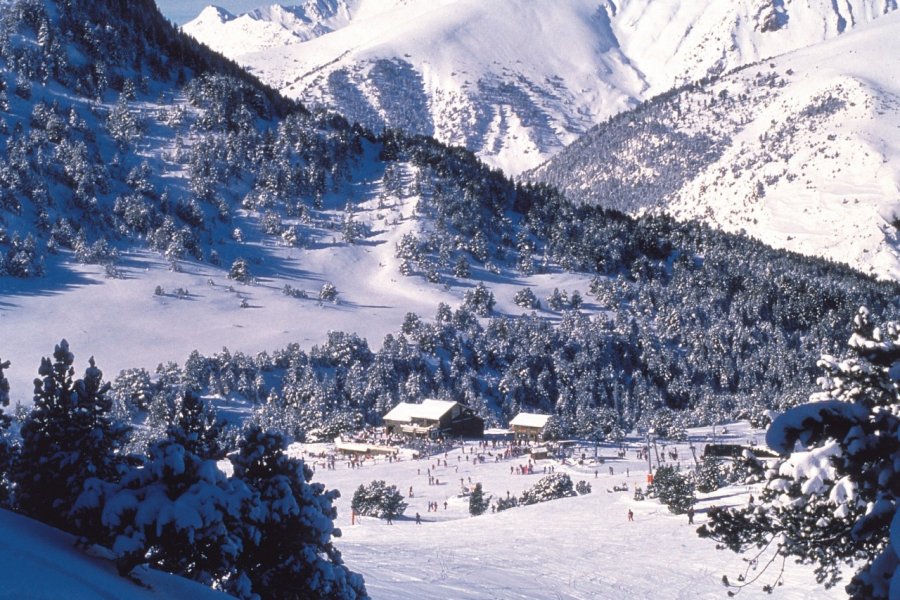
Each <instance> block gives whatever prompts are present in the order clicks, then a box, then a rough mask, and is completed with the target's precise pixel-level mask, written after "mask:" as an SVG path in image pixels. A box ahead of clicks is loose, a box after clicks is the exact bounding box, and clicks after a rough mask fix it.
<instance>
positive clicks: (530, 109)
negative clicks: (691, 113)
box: [184, 0, 896, 173]
mask: <svg viewBox="0 0 900 600" xmlns="http://www.w3.org/2000/svg"><path fill="white" fill-rule="evenodd" d="M894 9H896V2H894V1H893V0H888V1H885V0H841V1H839V2H838V1H832V0H806V1H803V2H800V1H793V2H790V1H789V2H784V3H780V2H758V1H751V0H741V1H735V2H698V1H696V0H653V1H651V0H619V1H616V2H613V1H612V0H603V1H600V2H598V1H597V0H555V1H553V2H531V1H528V0H492V1H491V2H483V1H480V0H438V1H436V0H309V1H307V2H306V3H304V4H302V5H300V6H298V7H291V8H282V7H280V6H277V5H276V6H272V7H270V8H266V9H259V10H257V11H253V12H251V13H248V14H245V15H241V16H239V17H234V16H233V15H229V14H227V13H224V14H223V12H222V11H221V10H217V9H213V8H208V9H206V10H205V11H204V12H203V13H201V14H200V15H199V16H198V17H197V18H196V19H195V20H193V21H191V22H189V23H187V24H185V25H184V30H185V31H186V32H187V33H189V34H191V35H192V36H194V37H195V38H197V39H198V40H200V41H202V42H204V43H206V44H207V45H209V46H210V47H212V48H214V49H216V50H218V51H220V52H222V53H223V54H225V55H226V56H228V57H229V58H232V59H234V60H236V61H237V62H238V63H240V64H242V65H245V66H247V67H248V68H250V70H252V71H253V72H254V73H255V74H256V75H258V76H259V77H261V78H262V79H263V80H264V81H266V82H267V83H269V84H270V85H272V86H274V87H276V88H278V89H280V90H281V91H282V92H283V93H285V94H286V95H288V96H291V97H295V98H299V99H301V100H303V101H304V102H305V103H307V104H309V105H325V106H328V107H330V108H333V109H336V110H337V111H338V112H341V113H343V114H345V115H347V116H348V117H349V118H350V119H351V120H357V121H359V122H361V123H363V124H365V125H367V126H370V127H373V128H375V129H380V128H381V127H383V126H385V125H388V126H390V127H397V128H400V129H405V130H409V131H413V132H418V133H424V134H433V135H434V136H435V137H437V138H438V139H440V140H441V141H444V142H447V143H450V144H454V145H463V146H466V147H468V148H469V149H470V150H473V151H475V152H477V153H478V154H479V155H480V156H481V157H482V158H483V159H484V160H486V161H487V162H488V163H490V164H492V165H493V166H497V167H500V168H502V169H504V170H505V171H507V172H509V173H518V172H521V171H523V170H525V169H528V168H531V167H534V166H536V165H538V164H540V163H541V162H543V161H544V160H546V159H547V158H548V157H550V156H552V155H553V154H555V153H556V152H557V151H559V150H560V149H561V148H562V147H563V146H565V145H567V144H568V143H570V142H571V141H573V140H574V139H575V138H577V137H578V135H580V134H581V133H583V132H584V131H586V130H587V129H588V128H590V127H591V126H592V125H594V124H596V123H598V122H601V121H603V120H604V119H606V118H607V117H609V116H611V115H613V114H616V113H618V112H621V111H623V110H625V109H627V108H629V107H631V106H633V105H634V104H635V103H636V102H639V101H642V100H645V99H647V98H650V97H652V96H653V95H656V94H659V93H661V92H664V91H666V90H668V89H670V88H671V87H673V86H674V85H678V84H681V83H685V82H688V81H692V80H696V79H699V78H701V77H703V76H706V75H709V74H718V73H721V72H724V71H728V70H730V69H733V68H735V67H738V66H740V65H744V64H747V63H750V62H754V61H757V60H760V59H762V58H765V57H769V56H773V55H777V54H781V53H784V52H787V51H790V50H794V49H797V48H802V47H806V46H809V45H813V44H816V43H818V42H821V41H822V40H825V39H829V38H832V37H835V36H837V35H839V34H841V33H843V32H845V31H849V30H850V29H852V28H854V27H856V26H858V25H860V24H863V23H867V22H870V21H872V20H874V19H875V18H877V17H879V16H881V15H882V14H884V13H886V12H889V11H891V10H894Z"/></svg>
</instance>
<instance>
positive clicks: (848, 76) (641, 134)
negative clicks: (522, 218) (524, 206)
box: [526, 13, 900, 279]
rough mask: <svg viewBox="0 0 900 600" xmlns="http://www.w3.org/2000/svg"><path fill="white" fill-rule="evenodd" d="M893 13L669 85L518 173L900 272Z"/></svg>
mask: <svg viewBox="0 0 900 600" xmlns="http://www.w3.org/2000/svg"><path fill="white" fill-rule="evenodd" d="M898 30H900V19H898V16H897V14H896V13H895V14H891V15H887V16H885V17H884V18H883V19H879V20H878V21H875V22H873V23H870V24H869V25H867V26H866V27H863V28H859V29H857V30H854V31H851V32H849V33H847V34H846V35H844V36H841V37H839V38H836V39H833V40H830V41H827V42H824V43H822V44H820V45H818V46H816V47H811V48H807V49H801V50H798V51H795V52H793V53H789V54H786V55H782V56H780V57H777V58H773V59H770V60H768V61H765V62H763V63H760V64H756V65H751V66H748V67H745V68H742V69H739V70H736V71H734V72H732V73H730V74H728V75H726V76H723V77H721V78H716V79H714V80H712V81H708V82H706V83H701V84H698V85H690V86H686V87H684V88H681V89H676V90H673V91H671V92H669V93H667V94H664V95H661V96H659V97H657V98H656V99H654V100H651V101H649V102H647V103H645V104H644V105H642V106H641V107H639V108H638V109H636V110H635V111H633V112H631V113H627V114H623V115H620V116H619V117H616V118H613V119H611V120H610V121H608V122H607V123H605V124H601V125H598V126H597V127H596V128H595V129H593V130H592V131H590V132H589V133H587V134H586V135H585V136H584V137H583V138H581V139H579V140H578V141H577V142H575V143H574V144H572V145H571V146H570V147H568V148H567V149H566V150H564V151H563V152H561V153H560V154H559V155H558V156H556V157H554V158H553V159H551V160H550V161H548V162H547V163H546V164H544V165H542V166H540V167H538V168H537V169H536V170H534V171H533V172H531V173H529V174H527V175H526V177H527V178H528V179H531V180H540V181H544V182H548V183H551V184H553V185H556V186H558V187H559V188H560V189H561V190H563V191H564V192H565V193H566V194H567V195H569V196H570V197H571V198H572V199H573V200H575V201H578V202H588V203H598V204H602V205H604V206H609V207H614V208H617V209H619V210H623V211H625V212H629V213H632V214H637V213H641V212H645V211H657V212H666V213H669V214H673V215H675V216H676V217H678V218H681V219H703V220H706V221H707V222H710V223H712V224H714V225H716V226H718V227H722V228H724V229H726V230H729V231H736V232H744V233H747V234H748V235H752V236H755V237H758V238H759V239H761V240H763V241H764V242H766V243H769V244H773V245H775V246H776V247H780V248H786V249H791V250H795V251H800V252H804V253H807V254H816V255H820V256H825V257H828V258H831V259H833V260H839V261H842V262H846V263H848V264H850V265H852V266H853V267H855V268H858V269H862V270H864V271H866V272H869V273H872V274H874V275H876V276H878V277H882V278H890V279H897V278H900V258H898V256H900V255H898V250H900V242H898V233H897V232H898V230H897V227H896V221H897V216H898V215H900V204H898V202H897V197H898V194H900V134H898V127H900V103H898V98H900V86H898V85H897V80H898V78H900V73H898V72H897V70H896V68H894V67H893V65H892V64H891V63H890V61H887V62H884V61H883V48H885V47H888V46H889V45H890V43H891V41H892V39H893V38H895V37H896V32H897V31H898Z"/></svg>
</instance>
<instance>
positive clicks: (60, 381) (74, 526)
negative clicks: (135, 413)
mask: <svg viewBox="0 0 900 600" xmlns="http://www.w3.org/2000/svg"><path fill="white" fill-rule="evenodd" d="M74 360H75V357H74V355H73V354H72V353H71V352H70V351H69V344H68V342H66V340H62V341H61V342H60V343H59V344H58V345H57V346H56V348H55V350H54V352H53V361H52V362H51V361H50V359H49V358H46V357H45V358H43V359H42V360H41V366H40V370H39V373H40V375H41V378H40V379H35V382H34V384H35V390H34V403H33V405H32V409H31V413H30V414H29V415H28V417H27V418H26V419H25V420H24V422H23V423H22V429H21V434H22V449H21V453H20V457H19V460H18V462H17V465H16V467H15V469H14V474H13V479H14V482H15V485H16V504H17V506H18V507H19V510H21V511H22V512H24V513H25V514H27V515H29V516H31V517H34V518H35V519H37V520H39V521H43V522H44V523H48V524H50V525H53V526H55V527H59V528H60V529H65V530H66V531H70V532H72V533H76V534H81V535H85V536H86V537H87V538H88V539H95V536H96V535H97V534H98V532H97V530H96V528H95V527H94V526H93V521H94V519H93V517H92V516H91V515H90V513H89V512H88V513H84V512H81V511H79V514H75V513H73V508H74V507H75V504H76V501H77V499H78V497H79V496H80V495H81V494H82V492H83V490H84V487H85V482H87V481H88V480H91V479H99V480H103V481H107V482H114V481H117V479H118V477H119V467H120V465H121V459H120V457H119V456H118V455H117V453H116V451H117V450H118V448H120V447H121V446H122V444H123V443H124V441H125V436H126V435H127V432H128V428H127V427H125V426H124V425H122V424H120V423H116V422H114V421H113V419H112V417H111V412H112V400H110V399H109V398H108V397H107V391H108V390H109V384H108V383H104V382H103V381H102V379H103V373H102V372H101V371H100V369H98V368H97V366H96V365H95V364H94V358H93V357H91V359H90V361H89V363H90V366H89V367H88V369H87V370H86V371H85V374H84V378H83V379H79V380H73V376H74V369H73V368H72V363H73V362H74Z"/></svg>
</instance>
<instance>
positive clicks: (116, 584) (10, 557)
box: [0, 510, 229, 600]
mask: <svg viewBox="0 0 900 600" xmlns="http://www.w3.org/2000/svg"><path fill="white" fill-rule="evenodd" d="M0 529H2V530H3V535H2V536H0V577H2V581H3V583H2V585H0V598H2V599H4V600H20V599H22V598H68V599H70V600H95V599H96V600H100V599H109V598H130V599H134V600H143V599H147V600H150V599H153V598H156V599H165V598H191V599H196V600H206V599H209V600H215V599H219V600H223V599H224V598H228V597H229V596H226V595H225V594H221V593H219V592H215V591H213V590H211V589H210V588H208V587H206V586H204V585H200V584H198V583H194V582H193V581H188V580H187V579H183V578H181V577H176V576H174V575H169V574H167V573H162V572H159V571H153V570H149V569H139V570H138V572H137V573H136V574H137V576H138V578H139V579H140V580H141V582H142V584H143V585H139V584H138V583H136V582H132V581H129V580H128V579H124V578H122V577H120V576H119V575H118V573H117V572H116V566H115V563H114V562H113V561H112V560H109V559H106V558H101V557H98V556H90V555H88V554H86V553H85V552H84V551H82V550H80V549H78V548H77V547H76V546H75V538H74V537H73V536H71V535H69V534H66V533H63V532H61V531H59V530H58V529H53V528H52V527H48V526H47V525H44V524H43V523H39V522H37V521H33V520H31V519H28V518H26V517H23V516H21V515H17V514H15V513H11V512H9V511H7V510H0Z"/></svg>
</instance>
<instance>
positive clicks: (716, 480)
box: [694, 456, 728, 494]
mask: <svg viewBox="0 0 900 600" xmlns="http://www.w3.org/2000/svg"><path fill="white" fill-rule="evenodd" d="M727 469H728V467H727V466H726V465H725V464H724V463H723V461H722V459H720V458H719V457H717V456H705V457H704V458H703V462H702V463H700V467H699V468H698V469H697V471H696V472H695V473H694V483H695V484H696V485H697V491H698V492H703V493H704V494H708V493H710V492H714V491H716V490H717V489H719V488H721V487H724V486H725V485H727V483H728V470H727Z"/></svg>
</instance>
